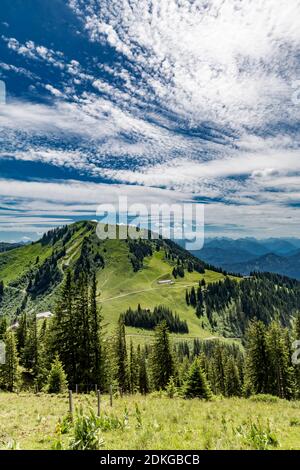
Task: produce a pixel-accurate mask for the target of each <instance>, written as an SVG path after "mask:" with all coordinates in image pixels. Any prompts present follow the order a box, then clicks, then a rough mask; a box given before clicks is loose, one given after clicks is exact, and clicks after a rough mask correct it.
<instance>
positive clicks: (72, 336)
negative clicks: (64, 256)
mask: <svg viewBox="0 0 300 470" xmlns="http://www.w3.org/2000/svg"><path fill="white" fill-rule="evenodd" d="M76 330H77V318H76V312H75V287H74V281H73V277H72V274H71V271H69V270H68V271H67V273H66V276H65V281H64V283H63V285H62V288H61V291H60V295H59V298H58V301H57V304H56V307H55V315H54V318H53V320H52V322H51V331H50V334H49V345H48V346H49V354H50V355H51V356H52V357H54V355H55V353H56V352H57V353H58V354H59V357H60V359H61V361H62V363H63V365H64V369H65V372H66V374H67V378H68V382H69V385H70V386H71V387H74V386H75V384H78V383H79V380H78V371H77V368H78V355H79V351H78V342H79V340H80V338H79V332H78V331H76Z"/></svg>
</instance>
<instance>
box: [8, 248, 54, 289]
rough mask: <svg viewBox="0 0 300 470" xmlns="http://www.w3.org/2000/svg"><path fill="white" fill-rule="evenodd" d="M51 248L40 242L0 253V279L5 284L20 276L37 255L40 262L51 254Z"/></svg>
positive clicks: (32, 263) (33, 262)
mask: <svg viewBox="0 0 300 470" xmlns="http://www.w3.org/2000/svg"><path fill="white" fill-rule="evenodd" d="M51 252H52V249H51V248H50V247H49V246H42V245H41V243H34V244H31V245H26V246H22V247H20V248H15V249H14V250H11V251H7V252H5V253H1V254H0V273H1V280H2V281H4V283H5V284H8V283H9V282H11V281H13V280H15V279H17V278H18V277H20V276H22V274H24V272H26V271H28V270H29V269H30V268H31V267H32V266H33V265H34V264H35V261H36V258H37V257H38V256H39V258H40V263H41V262H43V261H44V260H45V259H46V258H47V257H48V256H50V255H51Z"/></svg>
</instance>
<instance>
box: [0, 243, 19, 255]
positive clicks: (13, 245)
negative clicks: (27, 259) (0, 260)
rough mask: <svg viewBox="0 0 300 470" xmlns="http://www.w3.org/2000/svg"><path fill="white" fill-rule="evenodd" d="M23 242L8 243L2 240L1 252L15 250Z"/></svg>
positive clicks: (0, 244)
mask: <svg viewBox="0 0 300 470" xmlns="http://www.w3.org/2000/svg"><path fill="white" fill-rule="evenodd" d="M22 245H23V243H6V242H0V253H4V252H5V251H9V250H13V249H14V248H18V247H19V246H22Z"/></svg>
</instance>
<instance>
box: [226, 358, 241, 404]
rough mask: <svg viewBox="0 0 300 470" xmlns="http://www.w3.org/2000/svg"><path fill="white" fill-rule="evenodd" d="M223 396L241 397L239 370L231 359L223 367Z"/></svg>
mask: <svg viewBox="0 0 300 470" xmlns="http://www.w3.org/2000/svg"><path fill="white" fill-rule="evenodd" d="M225 395H226V396H227V397H231V396H240V395H241V380H240V375H239V370H238V367H237V365H236V364H235V361H234V359H233V358H232V357H230V358H228V359H227V362H226V365H225Z"/></svg>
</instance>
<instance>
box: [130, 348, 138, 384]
mask: <svg viewBox="0 0 300 470" xmlns="http://www.w3.org/2000/svg"><path fill="white" fill-rule="evenodd" d="M138 372H139V371H138V364H137V358H136V354H135V351H134V347H133V343H132V340H131V341H130V356H129V382H130V393H135V392H136V390H137V385H138Z"/></svg>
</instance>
